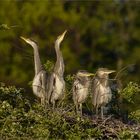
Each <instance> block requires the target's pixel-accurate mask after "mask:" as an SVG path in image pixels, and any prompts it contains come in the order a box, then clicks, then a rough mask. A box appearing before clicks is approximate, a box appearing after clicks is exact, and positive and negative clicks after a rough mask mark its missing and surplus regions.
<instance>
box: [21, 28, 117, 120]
mask: <svg viewBox="0 0 140 140" xmlns="http://www.w3.org/2000/svg"><path fill="white" fill-rule="evenodd" d="M65 34H66V31H64V32H63V33H62V34H61V35H60V36H58V37H57V39H56V41H55V52H56V63H55V65H54V68H53V71H52V72H51V73H49V72H47V71H46V70H45V69H44V68H43V65H42V64H41V60H40V56H39V46H38V44H37V43H36V42H35V41H33V40H31V39H29V38H25V37H22V36H21V39H22V40H24V41H25V42H26V43H28V44H29V45H30V46H31V47H32V48H33V51H34V65H35V76H34V78H33V82H32V89H33V93H34V94H35V95H36V96H37V97H38V98H40V100H41V104H42V105H43V106H45V107H46V106H49V105H50V104H52V106H53V109H55V104H56V101H57V100H61V99H62V98H63V97H64V93H65V80H64V69H65V65H64V60H63V56H62V52H61V50H60V44H61V42H62V41H63V39H64V36H65ZM113 72H115V71H114V70H109V69H107V68H99V69H98V70H97V72H96V73H95V74H93V73H89V72H87V71H86V70H79V71H78V72H77V73H76V75H75V79H74V82H73V86H72V93H73V102H74V104H75V108H76V113H77V114H79V112H80V115H82V104H83V103H84V102H85V101H86V99H87V97H88V94H89V89H90V87H91V95H92V104H93V107H94V108H95V110H96V115H98V110H99V109H100V110H101V117H102V118H103V111H104V107H105V106H106V104H108V103H109V102H110V101H111V98H112V93H111V89H110V86H109V74H110V73H113Z"/></svg>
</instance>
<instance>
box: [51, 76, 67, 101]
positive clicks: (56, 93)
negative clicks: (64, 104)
mask: <svg viewBox="0 0 140 140" xmlns="http://www.w3.org/2000/svg"><path fill="white" fill-rule="evenodd" d="M64 89H65V82H64V79H62V78H61V79H60V77H59V76H58V75H55V84H54V90H53V95H52V100H53V99H55V100H57V99H59V98H61V97H62V95H63V94H64Z"/></svg>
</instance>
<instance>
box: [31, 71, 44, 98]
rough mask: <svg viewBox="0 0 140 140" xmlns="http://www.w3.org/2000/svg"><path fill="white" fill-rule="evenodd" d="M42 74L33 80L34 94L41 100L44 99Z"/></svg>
mask: <svg viewBox="0 0 140 140" xmlns="http://www.w3.org/2000/svg"><path fill="white" fill-rule="evenodd" d="M41 74H42V73H41V72H40V73H38V74H37V75H36V76H35V77H34V79H33V83H32V88H33V93H34V94H35V95H36V96H38V97H39V98H42V97H43V90H45V89H43V87H42V83H41Z"/></svg>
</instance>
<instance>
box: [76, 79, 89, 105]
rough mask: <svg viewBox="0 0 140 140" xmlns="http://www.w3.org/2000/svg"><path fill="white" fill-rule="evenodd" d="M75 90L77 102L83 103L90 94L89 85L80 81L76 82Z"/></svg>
mask: <svg viewBox="0 0 140 140" xmlns="http://www.w3.org/2000/svg"><path fill="white" fill-rule="evenodd" d="M75 87H76V88H75V91H74V93H75V94H74V95H73V98H74V100H75V102H77V103H83V102H84V101H85V100H86V98H87V96H88V85H83V84H81V83H80V82H79V81H77V82H75Z"/></svg>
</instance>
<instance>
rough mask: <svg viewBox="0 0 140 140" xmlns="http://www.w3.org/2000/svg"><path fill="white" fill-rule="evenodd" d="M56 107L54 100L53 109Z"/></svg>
mask: <svg viewBox="0 0 140 140" xmlns="http://www.w3.org/2000/svg"><path fill="white" fill-rule="evenodd" d="M54 109H55V101H53V110H54Z"/></svg>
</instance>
